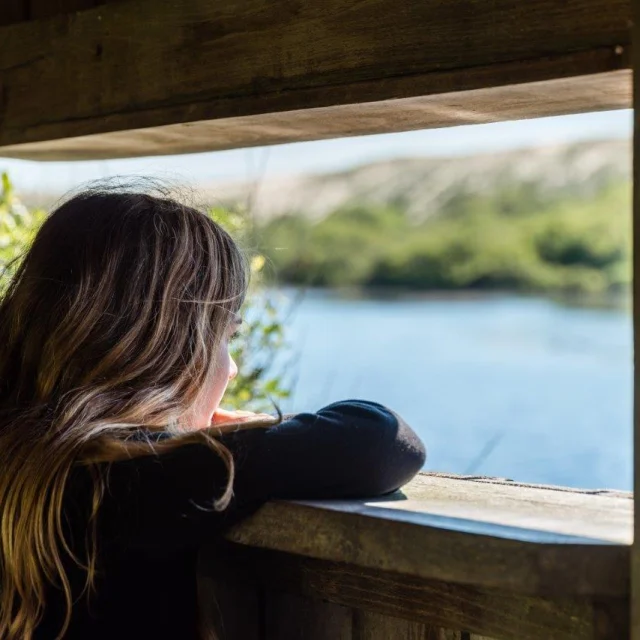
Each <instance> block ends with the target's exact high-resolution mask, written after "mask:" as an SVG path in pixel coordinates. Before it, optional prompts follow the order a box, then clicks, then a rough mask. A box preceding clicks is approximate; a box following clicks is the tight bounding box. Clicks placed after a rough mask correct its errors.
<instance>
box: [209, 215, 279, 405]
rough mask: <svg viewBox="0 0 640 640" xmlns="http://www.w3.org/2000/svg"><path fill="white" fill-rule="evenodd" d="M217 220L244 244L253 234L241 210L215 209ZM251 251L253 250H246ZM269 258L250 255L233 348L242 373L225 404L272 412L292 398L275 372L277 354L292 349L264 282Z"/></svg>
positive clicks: (277, 310)
mask: <svg viewBox="0 0 640 640" xmlns="http://www.w3.org/2000/svg"><path fill="white" fill-rule="evenodd" d="M209 215H210V216H211V217H212V219H213V220H215V221H216V222H218V223H219V224H220V225H222V226H223V227H224V228H225V229H227V231H229V232H230V233H231V234H232V235H233V236H234V238H235V239H236V240H237V241H238V242H240V243H241V244H246V243H247V241H248V237H249V236H250V233H249V232H250V225H249V221H248V217H247V216H246V215H243V214H242V213H241V212H238V211H231V210H228V209H223V208H214V209H211V210H210V211H209ZM246 253H247V254H249V252H246ZM265 263H266V261H265V258H264V256H262V255H261V254H259V253H255V252H253V255H251V256H250V258H249V267H250V271H251V283H250V286H249V292H248V295H247V301H246V302H245V305H244V307H243V310H242V314H243V320H244V321H243V323H242V325H240V329H239V335H238V338H237V340H235V341H234V343H233V344H232V347H231V356H232V358H233V359H234V360H235V361H236V364H237V365H238V375H237V376H236V378H235V379H234V380H233V381H232V382H231V384H230V385H229V388H228V390H227V393H226V394H225V396H224V400H223V404H224V405H225V407H227V408H230V409H243V410H251V411H269V410H271V409H273V406H274V404H277V403H278V401H279V400H282V399H284V398H288V397H289V393H290V390H289V388H288V387H287V385H286V383H285V381H284V378H283V376H282V375H281V374H280V373H279V372H276V371H274V366H275V365H274V363H275V362H276V356H277V355H278V354H279V353H281V352H282V351H284V350H286V349H287V348H288V343H287V341H286V337H285V326H284V319H283V316H282V312H281V310H280V308H281V307H280V306H277V305H276V304H275V302H274V295H273V294H271V293H270V292H269V291H268V290H267V288H266V287H265V283H264V267H265Z"/></svg>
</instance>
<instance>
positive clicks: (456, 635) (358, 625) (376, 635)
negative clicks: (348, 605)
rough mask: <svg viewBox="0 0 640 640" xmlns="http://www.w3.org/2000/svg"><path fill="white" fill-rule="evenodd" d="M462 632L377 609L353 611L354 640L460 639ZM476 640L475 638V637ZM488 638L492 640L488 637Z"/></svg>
mask: <svg viewBox="0 0 640 640" xmlns="http://www.w3.org/2000/svg"><path fill="white" fill-rule="evenodd" d="M461 635H462V634H461V632H459V631H451V630H448V629H442V628H439V627H435V626H433V625H430V624H424V623H421V622H414V621H412V620H403V619H402V618H393V617H391V616H385V615H383V614H381V613H377V612H375V611H365V610H363V609H355V610H354V611H353V634H352V640H390V639H392V638H398V639H400V638H401V639H402V640H460V638H461ZM474 640H475V639H474ZM487 640H491V639H490V638H487Z"/></svg>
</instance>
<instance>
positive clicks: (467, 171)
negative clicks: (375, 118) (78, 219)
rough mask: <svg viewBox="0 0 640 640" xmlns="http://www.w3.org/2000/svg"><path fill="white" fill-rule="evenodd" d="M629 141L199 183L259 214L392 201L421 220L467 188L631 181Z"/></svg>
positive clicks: (533, 188)
mask: <svg viewBox="0 0 640 640" xmlns="http://www.w3.org/2000/svg"><path fill="white" fill-rule="evenodd" d="M630 173H631V143H630V142H628V141H622V140H606V141H597V142H582V143H577V144H570V145H556V146H544V147H538V148H532V149H518V150H515V151H506V152H500V153H490V154H482V155H473V156H465V157H449V158H401V159H397V160H389V161H385V162H374V163H371V164H365V165H362V166H359V167H357V168H354V169H350V170H347V171H340V172H335V173H327V174H322V175H305V176H292V177H288V178H274V179H267V180H265V181H263V182H262V183H260V184H255V183H234V184H217V185H200V188H201V190H202V191H203V192H204V193H205V198H206V199H207V200H209V201H212V202H215V203H217V204H223V205H227V206H229V205H238V204H240V205H246V202H247V198H248V197H249V194H252V198H251V202H252V211H253V214H254V215H255V216H256V218H258V219H262V220H265V219H271V218H274V217H278V216H281V215H284V214H287V213H299V214H302V215H303V216H304V217H306V218H310V219H312V220H319V219H322V218H324V217H325V216H327V215H329V214H330V213H331V212H333V211H335V210H336V209H343V208H348V207H350V206H354V205H357V206H363V205H374V206H394V207H398V208H401V209H402V210H403V211H404V212H405V214H406V215H407V216H408V217H409V218H411V219H412V220H414V222H422V221H424V220H427V219H429V218H431V217H433V216H437V215H438V214H439V213H440V212H442V211H445V210H447V209H448V208H450V206H451V205H452V203H453V201H454V200H455V199H458V198H460V195H461V194H465V193H468V194H470V195H471V194H473V195H474V196H481V195H487V196H492V195H494V194H496V193H498V192H502V191H504V190H505V189H508V188H511V187H512V186H514V185H517V186H518V187H519V189H520V191H522V188H523V187H526V188H527V190H528V191H527V192H528V193H530V194H531V196H532V197H535V198H536V200H538V201H541V202H545V201H549V202H552V201H557V200H558V199H565V198H567V199H570V198H574V197H582V198H584V197H589V196H590V195H595V194H596V193H598V192H600V191H601V190H602V188H603V187H605V186H607V185H609V184H611V183H617V182H620V181H626V180H628V179H629V178H630Z"/></svg>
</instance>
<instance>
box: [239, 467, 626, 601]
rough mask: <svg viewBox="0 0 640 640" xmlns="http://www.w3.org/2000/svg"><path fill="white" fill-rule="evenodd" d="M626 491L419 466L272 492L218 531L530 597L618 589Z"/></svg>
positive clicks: (622, 589) (617, 593)
mask: <svg viewBox="0 0 640 640" xmlns="http://www.w3.org/2000/svg"><path fill="white" fill-rule="evenodd" d="M632 527H633V500H632V496H631V494H627V493H617V492H607V491H603V492H597V491H595V492H594V491H580V490H571V489H562V488H558V487H541V486H535V485H523V484H517V483H513V482H510V481H505V480H499V479H491V478H478V477H467V476H451V475H442V474H428V473H427V474H420V475H419V476H417V477H416V478H415V479H414V480H413V481H412V482H411V483H410V484H409V485H407V486H406V487H404V489H403V491H402V493H397V494H394V495H392V496H389V497H388V498H386V499H375V500H370V501H368V500H356V501H305V502H270V503H268V504H266V505H265V506H264V507H263V508H261V509H260V510H259V511H258V512H257V513H256V514H255V515H254V516H253V517H251V518H249V519H248V520H246V521H244V522H243V523H241V524H240V525H238V526H237V527H235V528H234V529H233V530H232V531H231V532H230V533H229V534H228V536H227V537H228V539H229V540H230V541H232V542H235V543H239V544H241V545H247V546H251V547H254V548H258V549H263V550H270V551H277V552H285V553H287V554H294V555H296V556H305V557H306V558H307V559H314V560H322V561H329V562H334V563H342V564H344V565H347V566H349V567H350V568H352V569H354V568H356V569H361V570H375V571H383V572H390V573H393V574H402V575H403V576H405V577H406V578H411V579H423V580H436V581H442V582H447V583H456V584H460V585H469V586H474V587H480V588H490V589H499V590H504V591H506V592H509V593H517V594H523V595H535V596H554V597H558V596H563V597H565V596H589V597H611V596H614V597H626V596H627V595H628V593H629V552H630V547H629V545H630V543H631V541H632Z"/></svg>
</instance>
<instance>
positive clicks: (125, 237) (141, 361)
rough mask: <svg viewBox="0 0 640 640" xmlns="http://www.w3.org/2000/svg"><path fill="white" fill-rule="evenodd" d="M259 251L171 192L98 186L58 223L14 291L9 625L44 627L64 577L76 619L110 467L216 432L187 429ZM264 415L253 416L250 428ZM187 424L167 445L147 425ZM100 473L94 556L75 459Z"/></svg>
mask: <svg viewBox="0 0 640 640" xmlns="http://www.w3.org/2000/svg"><path fill="white" fill-rule="evenodd" d="M247 277H248V276H247V269H246V265H245V261H244V260H243V257H242V255H241V253H240V251H239V250H238V248H237V246H236V244H235V243H234V241H233V240H232V239H231V237H230V236H229V235H228V234H227V233H226V232H225V231H224V230H223V229H222V228H221V227H220V226H219V225H217V224H216V223H214V222H213V221H212V220H211V219H210V218H209V217H208V216H207V215H205V214H203V213H201V212H200V211H198V210H197V209H196V208H193V207H190V206H185V205H183V204H180V203H179V202H177V201H176V200H174V199H173V198H172V197H170V196H169V194H168V193H165V192H160V193H157V194H154V195H152V194H150V193H144V192H137V191H132V190H128V189H126V188H120V189H113V188H107V189H101V188H94V189H91V190H88V191H86V192H83V193H80V194H78V195H76V196H75V197H72V198H71V199H69V200H68V201H67V202H65V203H64V204H62V205H61V206H60V207H58V208H57V209H56V210H55V211H54V212H53V213H52V214H51V215H50V216H49V217H48V218H47V220H46V221H45V222H44V224H43V226H42V228H41V229H40V231H39V232H38V234H37V236H36V238H35V240H34V242H33V245H32V247H31V248H30V250H29V251H28V253H27V254H26V256H25V257H24V259H23V261H22V263H21V264H20V266H19V268H18V270H17V272H16V274H15V276H14V278H13V280H12V282H11V284H10V286H9V287H8V289H7V291H6V292H5V294H4V296H3V297H2V299H1V300H0V344H1V345H2V349H1V350H0V505H1V510H0V519H1V522H0V637H1V638H6V639H9V640H13V639H16V640H17V639H20V640H29V638H31V637H32V635H33V633H34V631H35V629H36V627H37V625H38V623H39V621H40V620H41V618H42V615H43V611H44V605H45V596H46V591H47V588H48V586H49V585H54V586H55V587H57V588H59V589H61V590H62V591H63V592H64V595H65V600H66V616H65V619H64V625H63V628H62V629H61V630H60V636H62V635H64V632H65V630H66V628H67V627H68V625H69V621H70V616H71V607H72V594H71V587H70V582H69V579H68V577H67V575H66V573H65V568H64V567H65V561H68V559H69V558H71V559H72V560H73V561H75V562H76V563H77V564H78V565H80V566H82V567H84V569H85V570H86V575H87V581H86V587H90V586H91V585H92V582H93V579H94V576H95V572H96V531H95V515H96V513H97V510H98V508H99V505H100V501H101V496H102V492H103V491H104V479H103V477H102V476H101V474H100V473H99V469H101V468H102V466H103V465H100V466H98V464H97V463H103V462H114V461H118V460H122V459H126V458H130V457H132V456H141V455H150V454H158V453H163V452H164V451H166V450H168V449H173V448H175V447H177V446H182V445H183V444H185V443H186V442H194V441H200V442H206V443H207V444H208V445H209V446H210V447H212V448H213V449H214V450H215V451H216V452H217V453H218V454H219V455H220V456H221V457H222V459H223V460H224V462H225V465H226V467H227V469H228V472H229V473H228V483H227V486H226V488H225V489H224V491H223V492H222V494H221V495H220V496H218V498H217V500H216V502H215V508H216V509H224V508H225V507H226V505H227V504H228V503H229V500H230V498H231V491H232V484H233V460H232V457H231V454H230V453H229V451H228V450H227V449H226V448H224V447H223V446H222V445H221V444H220V443H219V442H218V441H217V440H216V439H215V437H213V434H212V433H211V432H210V431H208V430H204V431H196V430H191V431H187V430H183V429H182V426H181V420H182V419H183V417H184V416H186V415H188V414H189V412H190V410H191V409H192V407H193V405H194V403H195V402H196V399H197V397H198V393H199V391H200V390H201V388H202V387H203V384H204V383H205V380H207V377H208V375H210V373H211V370H210V369H211V367H212V365H213V363H214V362H215V360H216V359H215V357H214V355H213V354H215V353H216V349H217V348H219V345H220V341H221V340H222V338H223V335H224V333H225V331H226V330H227V327H228V326H229V323H230V322H231V321H232V319H233V318H234V316H235V314H236V313H237V312H238V310H239V308H240V306H241V304H242V302H243V299H244V296H245V292H246V288H247ZM246 426H247V427H248V426H251V425H246ZM141 427H144V429H145V431H152V432H153V431H167V430H172V431H174V433H175V436H174V437H172V438H169V439H163V440H162V441H158V442H155V443H154V441H153V439H152V438H147V439H134V438H132V437H131V436H132V434H135V433H139V432H140V431H141ZM78 464H82V465H87V466H89V468H90V470H91V471H92V477H93V478H94V486H93V509H92V523H93V524H92V526H90V527H89V528H88V532H89V533H88V540H87V545H86V549H87V552H86V557H76V556H74V551H73V549H71V548H70V545H69V543H68V542H67V540H65V535H64V528H63V497H64V493H65V486H66V483H67V480H68V478H69V475H70V473H71V471H72V469H73V468H74V466H75V465H78Z"/></svg>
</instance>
